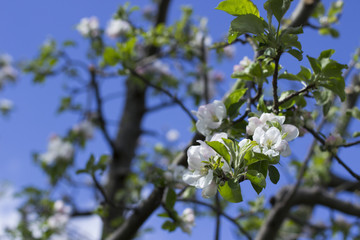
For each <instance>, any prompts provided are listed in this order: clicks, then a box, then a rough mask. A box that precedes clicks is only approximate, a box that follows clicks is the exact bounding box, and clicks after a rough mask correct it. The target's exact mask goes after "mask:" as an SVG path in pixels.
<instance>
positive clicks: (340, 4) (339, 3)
mask: <svg viewBox="0 0 360 240" xmlns="http://www.w3.org/2000/svg"><path fill="white" fill-rule="evenodd" d="M334 5H335V7H336V8H342V7H343V6H344V1H343V0H337V1H336V2H335V3H334Z"/></svg>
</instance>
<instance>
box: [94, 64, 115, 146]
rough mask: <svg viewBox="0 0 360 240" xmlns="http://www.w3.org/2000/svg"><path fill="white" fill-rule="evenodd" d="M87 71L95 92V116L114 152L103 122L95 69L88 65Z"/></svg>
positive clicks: (112, 142) (112, 143) (113, 144)
mask: <svg viewBox="0 0 360 240" xmlns="http://www.w3.org/2000/svg"><path fill="white" fill-rule="evenodd" d="M89 72H90V78H91V86H92V87H93V89H94V92H95V99H96V108H97V114H98V116H97V117H98V119H99V124H100V129H101V132H102V133H103V135H104V137H105V139H106V141H107V143H108V144H109V145H110V146H111V149H112V150H113V151H114V152H116V146H115V143H114V141H113V140H112V139H111V137H110V134H109V132H108V130H107V129H106V122H105V118H104V112H103V102H102V98H101V95H100V89H99V85H98V83H97V81H96V69H95V68H94V67H89Z"/></svg>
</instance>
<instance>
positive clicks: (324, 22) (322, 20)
mask: <svg viewBox="0 0 360 240" xmlns="http://www.w3.org/2000/svg"><path fill="white" fill-rule="evenodd" d="M319 22H320V24H321V26H328V25H329V18H328V17H327V16H322V17H320V18H319Z"/></svg>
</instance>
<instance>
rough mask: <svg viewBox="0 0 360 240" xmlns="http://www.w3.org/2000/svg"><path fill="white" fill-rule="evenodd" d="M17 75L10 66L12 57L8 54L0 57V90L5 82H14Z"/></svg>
mask: <svg viewBox="0 0 360 240" xmlns="http://www.w3.org/2000/svg"><path fill="white" fill-rule="evenodd" d="M17 74H18V73H17V71H16V70H15V68H14V67H13V66H12V57H11V56H10V55H9V54H2V55H0V88H2V86H3V85H4V83H5V82H6V81H8V80H9V81H14V80H15V79H16V77H17Z"/></svg>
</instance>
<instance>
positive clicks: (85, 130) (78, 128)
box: [72, 120, 94, 139]
mask: <svg viewBox="0 0 360 240" xmlns="http://www.w3.org/2000/svg"><path fill="white" fill-rule="evenodd" d="M72 130H73V132H74V133H76V134H79V135H81V136H83V137H85V138H86V139H91V138H93V137H94V124H93V123H92V122H90V121H89V120H84V121H82V122H80V123H79V124H77V125H75V126H74V127H73V129H72Z"/></svg>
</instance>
